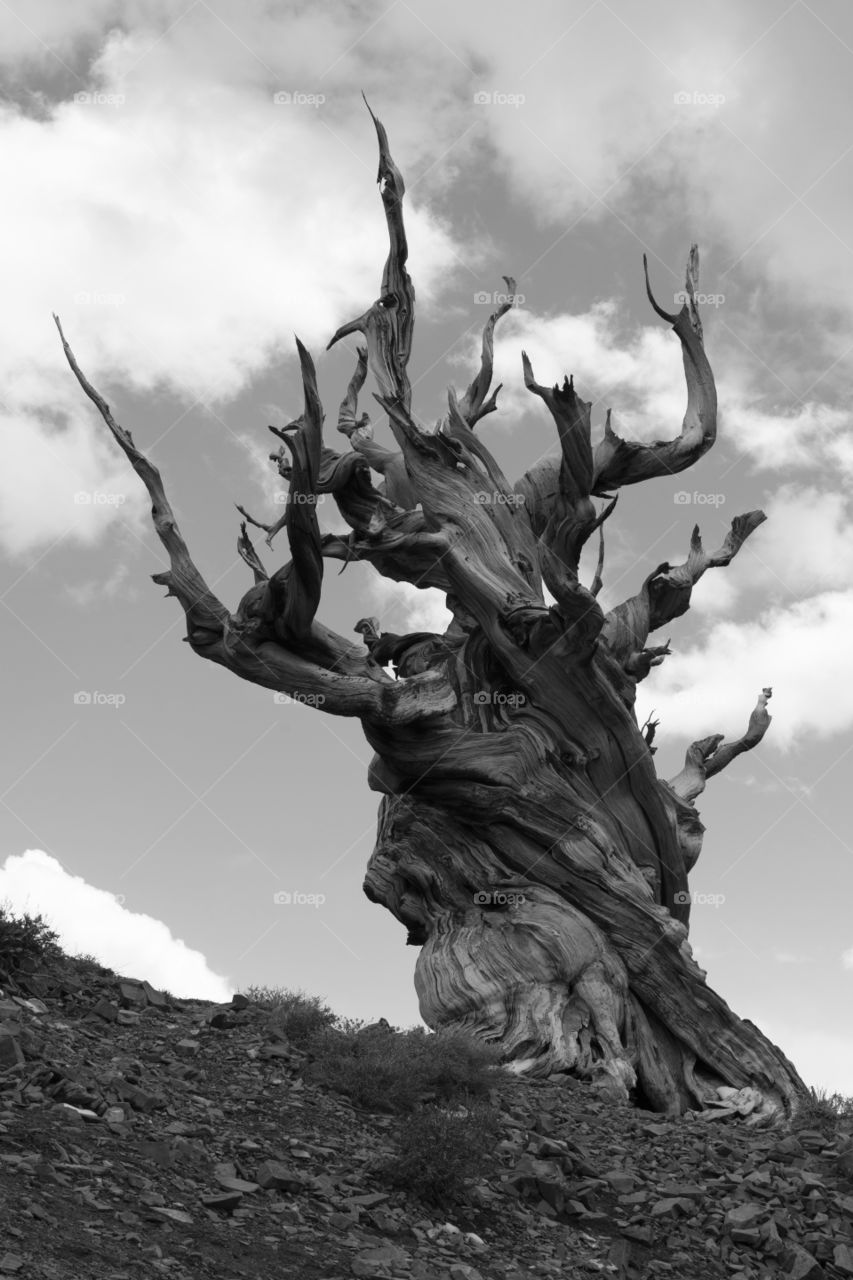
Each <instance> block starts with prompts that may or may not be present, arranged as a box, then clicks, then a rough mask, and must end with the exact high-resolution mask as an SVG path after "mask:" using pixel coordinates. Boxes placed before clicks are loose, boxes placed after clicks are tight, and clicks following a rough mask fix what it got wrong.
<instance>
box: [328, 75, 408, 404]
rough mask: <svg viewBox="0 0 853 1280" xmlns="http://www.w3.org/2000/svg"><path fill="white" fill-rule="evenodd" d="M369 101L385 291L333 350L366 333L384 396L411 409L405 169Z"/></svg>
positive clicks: (343, 330)
mask: <svg viewBox="0 0 853 1280" xmlns="http://www.w3.org/2000/svg"><path fill="white" fill-rule="evenodd" d="M362 96H364V95H362ZM364 101H365V105H366V106H367V109H368V111H370V116H371V119H372V120H373V123H374V126H375V128H376V136H377V139H378V141H379V173H378V175H377V179H376V180H377V182H378V183H379V192H380V195H381V196H382V205H383V207H384V210H385V222H386V225H387V227H388V239H389V242H390V247H389V251H388V258H387V260H386V263H385V269H384V271H383V272H382V292H381V295H380V297H379V299H378V301H377V302H375V303H374V304H373V306H372V307H370V309H369V310H368V311H365V312H364V314H363V315H361V316H358V317H357V318H356V319H355V320H351V321H350V322H349V323H348V324H345V325H342V326H341V328H340V329H338V330H337V332H336V333H335V335H334V337H333V338H332V340H331V342H330V343H329V347H332V346H334V344H335V343H336V342H338V341H339V340H340V339H341V338H343V337H345V336H346V335H347V334H350V333H357V332H360V333H363V334H364V335H365V337H366V338H367V352H368V360H369V362H370V367H371V369H372V370H373V376H374V377H375V378H376V381H377V383H378V384H379V389H380V392H381V394H382V395H383V396H391V397H394V398H398V399H399V400H400V401H401V402H402V403H403V404H404V405H405V407H406V408H407V409H408V408H409V406H410V405H411V401H412V389H411V385H410V383H409V375H408V369H407V366H408V363H409V356H410V355H411V350H412V333H413V330H414V324H415V290H414V286H413V284H412V281H411V277H410V276H409V273H408V271H407V270H406V261H407V259H408V256H409V246H408V243H407V241H406V229H405V226H404V224H403V196H404V194H405V191H406V186H405V183H404V182H403V176H402V174H401V173H400V170H399V169H398V168H397V166H396V165H395V163H394V161H393V159H392V158H391V152H390V149H389V146H388V135H387V133H386V132H385V126H384V125H383V124H382V122H381V121H380V120H378V119H377V117H376V116H375V115H374V114H373V112H372V111H371V109H370V104H369V103H368V101H367V99H366V98H365V99H364ZM326 349H327V350H328V347H327V348H326Z"/></svg>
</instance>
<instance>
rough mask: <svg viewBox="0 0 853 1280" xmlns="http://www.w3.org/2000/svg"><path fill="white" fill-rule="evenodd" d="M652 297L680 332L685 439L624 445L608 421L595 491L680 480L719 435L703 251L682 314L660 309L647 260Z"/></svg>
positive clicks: (693, 258) (691, 264) (693, 256)
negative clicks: (700, 293) (705, 334)
mask: <svg viewBox="0 0 853 1280" xmlns="http://www.w3.org/2000/svg"><path fill="white" fill-rule="evenodd" d="M643 270H644V271H645V276H646V292H647V293H648V296H649V301H650V302H651V304H652V306H653V307H654V309H655V311H656V312H657V314H658V315H659V316H660V317H661V318H662V319H663V320H666V321H668V322H669V324H671V325H672V327H673V329H674V330H675V332H676V334H677V336H678V339H679V341H680V342H681V349H682V354H683V358H684V375H685V378H686V381H687V409H686V410H685V414H684V421H683V423H682V427H681V434H680V435H679V436H677V437H676V438H675V439H674V440H656V441H655V442H654V443H653V444H641V443H639V442H638V441H633V440H623V439H622V438H621V437H620V436H618V435H616V433H615V432H614V431H613V430H612V429H611V427H610V420H609V417H608V420H607V423H606V424H605V428H604V439H603V440H602V441H601V442H600V444H599V445H598V447H597V448H596V450H595V481H594V492H596V493H598V492H600V491H601V490H602V489H614V488H617V487H619V486H621V485H626V484H637V483H638V482H639V481H641V480H649V479H651V478H652V477H654V476H666V475H675V474H677V473H678V472H679V471H684V470H685V469H686V468H687V467H690V466H692V465H693V463H694V462H697V461H698V460H699V458H701V457H702V455H703V454H705V453H707V452H708V450H709V449H710V448H711V446H712V445H713V443H714V441H715V439H716V436H717V391H716V387H715V385H714V375H713V373H712V372H711V366H710V364H709V363H708V358H707V356H706V355H705V348H704V346H703V343H702V324H701V321H700V319H699V311H698V308H697V305H696V286H697V284H698V282H699V250H698V249H697V247H696V245H695V244H694V245H692V246H691V248H690V256H689V258H688V260H687V274H686V280H685V290H684V297H685V302H684V305H683V306H682V308H681V311H680V312H679V313H678V314H677V315H673V314H670V313H669V312H667V311H664V310H663V309H662V308H661V307H659V306H658V304H657V302H656V301H655V298H654V295H653V293H652V289H651V285H650V283H649V267H648V261H647V259H646V257H645V255H643Z"/></svg>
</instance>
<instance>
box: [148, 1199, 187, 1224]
mask: <svg viewBox="0 0 853 1280" xmlns="http://www.w3.org/2000/svg"><path fill="white" fill-rule="evenodd" d="M148 1213H155V1214H157V1215H158V1217H164V1218H169V1219H170V1220H171V1221H172V1222H183V1223H185V1224H186V1225H187V1226H192V1218H191V1217H190V1215H189V1214H188V1213H185V1212H184V1211H183V1209H167V1208H166V1207H165V1206H164V1205H159V1204H153V1205H151V1206H150V1207H149V1208H148Z"/></svg>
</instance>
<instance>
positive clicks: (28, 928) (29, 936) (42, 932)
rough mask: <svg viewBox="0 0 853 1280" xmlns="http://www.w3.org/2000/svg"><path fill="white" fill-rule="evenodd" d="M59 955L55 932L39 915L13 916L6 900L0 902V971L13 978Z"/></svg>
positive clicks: (31, 970)
mask: <svg viewBox="0 0 853 1280" xmlns="http://www.w3.org/2000/svg"><path fill="white" fill-rule="evenodd" d="M61 955H62V950H61V948H60V946H59V939H58V935H57V933H56V931H55V930H54V929H51V928H50V926H49V925H48V924H47V922H46V921H45V920H44V919H43V918H42V916H41V915H37V916H31V915H29V914H27V913H26V912H25V913H24V914H23V915H21V916H16V915H14V914H13V913H12V910H11V906H10V904H9V903H8V902H5V903H3V904H2V905H0V974H2V975H3V976H4V977H5V978H14V977H15V976H16V975H18V974H21V973H31V972H33V970H34V969H36V968H38V966H39V965H41V964H43V963H44V962H45V961H47V960H53V959H58V958H59V957H60V956H61Z"/></svg>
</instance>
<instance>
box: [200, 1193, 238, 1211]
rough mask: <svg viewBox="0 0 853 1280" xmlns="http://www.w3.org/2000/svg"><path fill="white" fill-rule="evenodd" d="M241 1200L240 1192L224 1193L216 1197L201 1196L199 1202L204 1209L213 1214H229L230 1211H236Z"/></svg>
mask: <svg viewBox="0 0 853 1280" xmlns="http://www.w3.org/2000/svg"><path fill="white" fill-rule="evenodd" d="M242 1199H243V1195H242V1192H240V1191H224V1192H222V1193H221V1194H220V1195H216V1196H202V1198H201V1202H202V1204H203V1205H204V1207H205V1209H213V1210H214V1212H215V1213H230V1212H231V1210H232V1209H236V1208H237V1206H238V1205H239V1204H240V1201H241V1200H242Z"/></svg>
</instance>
